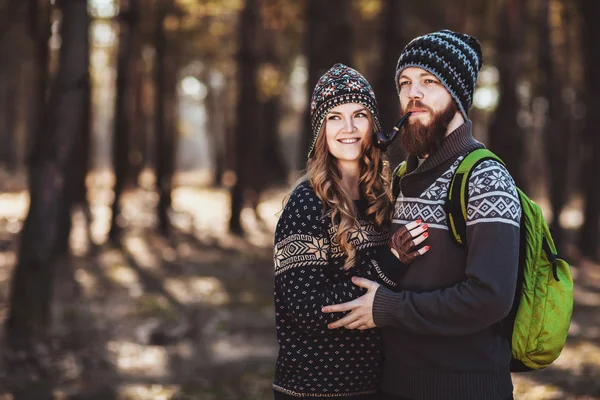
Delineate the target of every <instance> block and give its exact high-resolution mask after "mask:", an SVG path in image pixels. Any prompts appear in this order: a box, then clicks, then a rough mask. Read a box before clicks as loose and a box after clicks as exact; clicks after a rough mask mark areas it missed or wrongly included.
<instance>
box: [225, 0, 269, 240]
mask: <svg viewBox="0 0 600 400" xmlns="http://www.w3.org/2000/svg"><path fill="white" fill-rule="evenodd" d="M259 4H260V3H259V1H258V0H247V1H246V5H245V7H244V9H243V11H242V13H241V16H240V22H239V26H238V43H239V50H238V53H237V65H238V68H237V81H238V99H237V102H238V103H237V109H236V114H237V118H236V127H235V133H234V135H235V174H236V181H235V184H234V185H233V187H232V189H231V217H230V219H229V230H230V232H232V233H234V234H238V235H239V234H242V224H241V220H240V215H241V212H242V208H243V206H244V195H245V192H246V189H247V188H248V183H249V180H250V179H251V177H250V174H251V173H254V172H255V171H254V167H255V166H251V165H250V163H249V160H251V156H254V155H252V154H248V153H250V151H249V147H250V146H252V145H253V140H254V138H255V137H258V136H259V135H260V127H259V126H258V125H257V122H258V121H261V120H262V118H261V115H260V113H261V105H260V103H259V101H258V96H257V94H258V93H257V85H256V77H257V72H258V66H259V63H260V56H259V49H258V42H259V41H258V40H256V36H257V35H258V33H259V32H260V31H259V30H260V23H261V20H260V10H259ZM251 168H252V170H250V169H251Z"/></svg>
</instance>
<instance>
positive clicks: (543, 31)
mask: <svg viewBox="0 0 600 400" xmlns="http://www.w3.org/2000/svg"><path fill="white" fill-rule="evenodd" d="M550 3H551V1H550V0H542V2H541V12H540V13H539V15H540V29H539V39H540V43H539V67H540V78H541V79H540V89H541V94H542V95H543V96H544V97H545V98H546V100H547V102H548V109H547V113H546V118H545V126H544V133H545V138H544V144H545V155H546V166H547V170H548V172H549V176H548V178H549V179H548V190H549V195H550V205H551V207H552V221H551V223H550V226H551V227H552V229H553V235H552V236H553V239H554V242H555V243H556V245H557V247H558V250H559V253H561V254H564V250H565V249H564V231H563V229H562V227H561V226H560V223H559V218H560V213H561V211H562V209H563V207H564V206H565V203H566V201H567V172H568V168H567V167H566V166H567V163H568V160H567V159H568V156H569V151H568V150H569V148H570V143H569V142H570V138H572V137H573V135H572V132H570V131H569V129H568V128H569V120H568V118H569V115H568V108H567V106H566V104H564V102H563V100H562V91H561V90H557V89H556V87H555V86H554V85H553V83H554V82H557V81H559V80H560V81H564V82H568V80H569V76H568V71H561V70H559V66H558V63H557V61H556V56H557V54H556V51H555V47H556V46H555V44H554V43H553V41H552V18H551V11H550ZM564 50H566V51H568V49H564ZM565 86H566V85H565Z"/></svg>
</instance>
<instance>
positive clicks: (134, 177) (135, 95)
mask: <svg viewBox="0 0 600 400" xmlns="http://www.w3.org/2000/svg"><path fill="white" fill-rule="evenodd" d="M140 53H141V51H140V49H139V48H136V45H135V44H134V50H133V54H134V58H135V60H134V61H133V63H132V69H131V71H130V74H131V75H130V78H129V79H130V80H131V90H130V97H129V98H128V101H131V106H130V110H129V111H130V115H129V116H128V118H129V121H130V122H129V131H130V132H131V134H130V141H129V143H130V150H129V157H128V158H127V161H128V168H127V169H128V171H129V175H128V176H127V185H126V186H128V185H130V186H132V187H137V186H138V180H139V177H140V174H141V173H142V171H143V169H144V167H145V165H146V162H147V157H148V154H147V151H146V148H147V146H148V136H147V130H146V129H145V123H146V122H145V121H146V110H145V108H144V85H145V78H146V75H145V68H144V61H143V59H142V57H141V54H140Z"/></svg>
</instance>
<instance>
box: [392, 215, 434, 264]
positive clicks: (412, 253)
mask: <svg viewBox="0 0 600 400" xmlns="http://www.w3.org/2000/svg"><path fill="white" fill-rule="evenodd" d="M422 222H423V221H421V220H417V221H413V222H410V223H408V224H406V225H404V226H403V227H402V228H400V229H398V230H397V231H396V232H394V234H393V235H392V237H391V238H390V241H389V244H388V245H389V247H390V250H391V251H392V253H394V255H395V256H396V257H398V259H399V260H400V261H402V262H403V263H404V264H406V265H408V264H410V263H412V262H413V261H414V260H415V259H416V258H417V257H419V256H422V255H423V254H425V253H427V252H428V251H429V248H430V247H429V246H423V247H421V248H417V247H418V246H419V245H420V244H421V243H423V242H424V241H425V239H427V237H428V236H429V232H427V229H428V228H429V227H428V226H427V224H423V223H422Z"/></svg>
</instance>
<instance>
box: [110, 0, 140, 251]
mask: <svg viewBox="0 0 600 400" xmlns="http://www.w3.org/2000/svg"><path fill="white" fill-rule="evenodd" d="M120 21H121V24H120V25H121V26H120V28H119V45H118V46H119V51H118V61H117V93H116V99H115V117H114V128H113V142H112V145H113V170H114V174H115V186H114V193H115V198H114V201H113V204H112V218H111V222H110V232H109V234H108V237H109V239H110V241H111V242H113V243H119V241H120V239H121V230H122V228H121V226H120V225H119V217H120V216H121V194H122V193H123V188H124V186H125V180H126V175H127V166H128V152H129V138H130V135H131V132H130V129H131V124H130V123H131V106H132V102H131V101H130V99H131V91H132V87H131V80H130V79H131V78H132V76H131V68H132V67H131V56H132V53H133V38H134V34H135V29H136V25H137V21H138V2H137V0H129V1H128V2H127V3H126V5H125V6H124V7H123V8H122V11H121V14H120Z"/></svg>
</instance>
